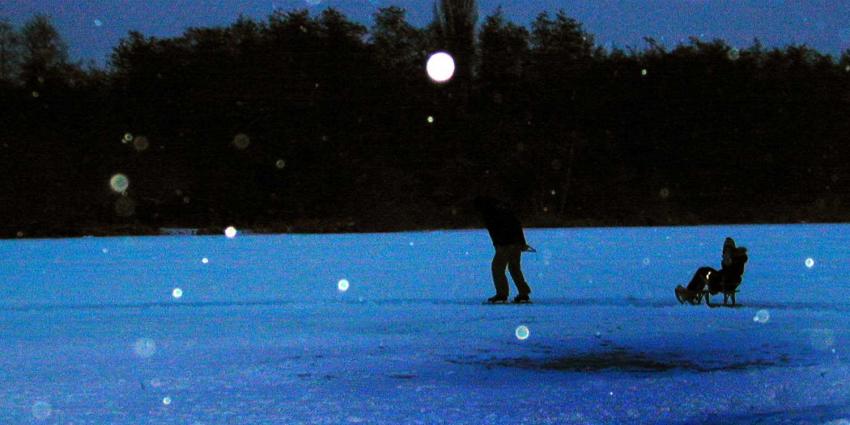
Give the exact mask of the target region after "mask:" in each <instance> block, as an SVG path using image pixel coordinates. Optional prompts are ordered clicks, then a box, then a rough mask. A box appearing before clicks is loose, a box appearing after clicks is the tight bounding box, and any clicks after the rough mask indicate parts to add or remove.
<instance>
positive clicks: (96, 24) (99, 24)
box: [94, 19, 103, 27]
mask: <svg viewBox="0 0 850 425" xmlns="http://www.w3.org/2000/svg"><path fill="white" fill-rule="evenodd" d="M94 26H96V27H101V26H103V21H101V20H100V19H95V20H94Z"/></svg>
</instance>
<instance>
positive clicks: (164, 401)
mask: <svg viewBox="0 0 850 425" xmlns="http://www.w3.org/2000/svg"><path fill="white" fill-rule="evenodd" d="M162 404H164V405H166V406H168V405H170V404H171V397H165V398H163V399H162Z"/></svg>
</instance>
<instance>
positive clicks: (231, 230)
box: [224, 226, 237, 239]
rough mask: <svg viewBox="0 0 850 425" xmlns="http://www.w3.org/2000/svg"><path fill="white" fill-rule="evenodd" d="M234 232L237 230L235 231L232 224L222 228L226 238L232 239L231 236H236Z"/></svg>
mask: <svg viewBox="0 0 850 425" xmlns="http://www.w3.org/2000/svg"><path fill="white" fill-rule="evenodd" d="M236 233H237V232H236V228H235V227H233V226H230V227H228V228H226V229H224V236H227V238H228V239H233V238H235V237H236Z"/></svg>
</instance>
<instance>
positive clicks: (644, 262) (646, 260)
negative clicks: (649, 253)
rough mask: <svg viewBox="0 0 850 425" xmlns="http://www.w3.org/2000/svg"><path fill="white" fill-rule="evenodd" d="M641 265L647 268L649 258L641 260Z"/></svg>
mask: <svg viewBox="0 0 850 425" xmlns="http://www.w3.org/2000/svg"><path fill="white" fill-rule="evenodd" d="M643 265H644V266H648V265H649V258H644V259H643Z"/></svg>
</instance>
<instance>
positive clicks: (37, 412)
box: [32, 401, 53, 421]
mask: <svg viewBox="0 0 850 425" xmlns="http://www.w3.org/2000/svg"><path fill="white" fill-rule="evenodd" d="M52 413H53V407H52V406H50V403H48V402H46V401H37V402H35V403H33V405H32V416H33V417H34V418H36V419H37V420H40V421H43V420H45V419H47V418H49V417H50V415H51V414H52Z"/></svg>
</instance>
